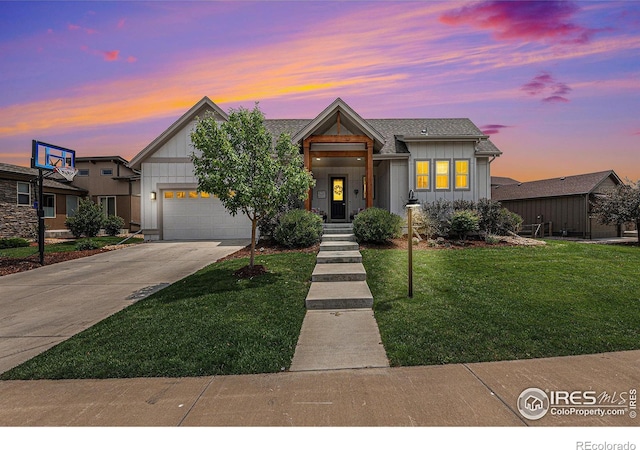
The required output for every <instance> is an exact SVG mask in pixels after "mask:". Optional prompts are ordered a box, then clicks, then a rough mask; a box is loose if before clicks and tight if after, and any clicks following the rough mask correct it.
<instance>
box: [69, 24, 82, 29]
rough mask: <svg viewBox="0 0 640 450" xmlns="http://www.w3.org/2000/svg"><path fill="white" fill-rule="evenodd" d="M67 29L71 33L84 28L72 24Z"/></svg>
mask: <svg viewBox="0 0 640 450" xmlns="http://www.w3.org/2000/svg"><path fill="white" fill-rule="evenodd" d="M67 28H68V29H69V30H70V31H76V30H79V29H80V28H82V27H81V26H80V25H74V24H72V23H70V24H69V25H67Z"/></svg>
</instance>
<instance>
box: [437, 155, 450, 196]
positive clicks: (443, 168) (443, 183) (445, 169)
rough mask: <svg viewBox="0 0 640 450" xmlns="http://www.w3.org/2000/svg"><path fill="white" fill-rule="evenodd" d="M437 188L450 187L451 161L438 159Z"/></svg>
mask: <svg viewBox="0 0 640 450" xmlns="http://www.w3.org/2000/svg"><path fill="white" fill-rule="evenodd" d="M436 189H449V161H448V160H440V161H436Z"/></svg>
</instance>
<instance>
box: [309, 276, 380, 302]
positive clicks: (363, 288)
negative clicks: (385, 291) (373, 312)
mask: <svg viewBox="0 0 640 450" xmlns="http://www.w3.org/2000/svg"><path fill="white" fill-rule="evenodd" d="M305 304H306V307H307V309H352V308H353V309H355V308H371V307H373V295H371V291H370V290H369V286H368V285H367V282H366V281H327V282H324V283H311V287H310V288H309V293H308V294H307V299H306V300H305Z"/></svg>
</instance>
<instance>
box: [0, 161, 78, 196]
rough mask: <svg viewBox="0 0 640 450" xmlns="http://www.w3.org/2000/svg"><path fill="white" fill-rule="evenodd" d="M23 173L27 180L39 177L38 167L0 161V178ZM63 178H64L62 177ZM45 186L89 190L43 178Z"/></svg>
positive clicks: (69, 189) (70, 189)
mask: <svg viewBox="0 0 640 450" xmlns="http://www.w3.org/2000/svg"><path fill="white" fill-rule="evenodd" d="M3 173H4V174H11V175H19V176H20V175H22V176H24V179H25V180H29V181H30V180H31V179H34V180H35V179H36V178H37V177H38V169H32V168H31V167H23V166H15V165H13V164H7V163H0V178H2V174H3ZM56 175H57V174H56ZM61 180H62V178H61ZM43 182H44V187H46V188H51V189H65V190H68V191H78V192H87V191H86V190H85V189H81V188H78V187H75V186H71V185H69V184H66V183H62V182H60V181H57V180H53V179H50V178H45V179H44V180H43Z"/></svg>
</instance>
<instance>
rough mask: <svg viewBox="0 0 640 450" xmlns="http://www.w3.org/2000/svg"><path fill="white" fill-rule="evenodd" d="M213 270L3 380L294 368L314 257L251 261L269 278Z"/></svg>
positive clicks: (235, 264) (227, 268)
mask: <svg viewBox="0 0 640 450" xmlns="http://www.w3.org/2000/svg"><path fill="white" fill-rule="evenodd" d="M247 262H248V261H247V259H246V258H242V259H235V260H229V261H224V262H220V263H216V264H212V265H210V266H208V267H206V268H204V269H202V270H201V271H199V272H197V273H195V274H194V275H191V276H189V277H187V278H185V279H183V280H181V281H179V282H177V283H175V284H173V285H171V286H169V287H167V288H165V289H163V290H162V291H160V292H158V293H156V294H155V295H152V296H151V297H149V298H147V299H145V300H142V301H140V302H138V303H136V304H134V305H132V306H130V307H128V308H126V309H124V310H122V311H120V312H119V313H116V314H114V315H113V316H111V317H109V318H107V319H105V320H103V321H102V322H100V323H98V324H97V325H95V326H93V327H91V328H89V329H88V330H85V331H84V332H82V333H79V334H78V335H76V336H74V337H72V338H71V339H69V340H67V341H65V342H63V343H61V344H59V345H57V346H56V347H54V348H52V349H50V350H49V351H47V352H45V353H43V354H41V355H39V356H37V357H35V358H33V359H32V360H30V361H27V362H26V363H24V364H22V365H21V366H18V367H16V368H14V369H12V370H10V371H9V372H6V373H4V374H3V375H2V376H0V378H1V379H42V378H44V379H60V378H130V377H161V376H162V377H164V376H166V377H186V376H201V375H228V374H244V373H267V372H279V371H281V370H285V369H286V368H288V367H289V365H290V364H291V359H292V358H293V353H294V351H295V347H296V344H297V341H298V336H299V333H300V328H301V326H302V320H303V319H304V315H305V307H304V299H305V297H306V295H307V291H308V290H309V283H310V279H311V272H312V270H313V266H314V265H315V254H310V253H282V254H277V255H269V256H258V257H256V264H263V265H265V266H266V267H267V269H268V270H269V273H267V274H266V275H263V276H259V277H256V278H254V279H239V278H237V277H236V276H234V271H235V270H237V269H238V268H240V267H242V266H244V265H246V264H247Z"/></svg>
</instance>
